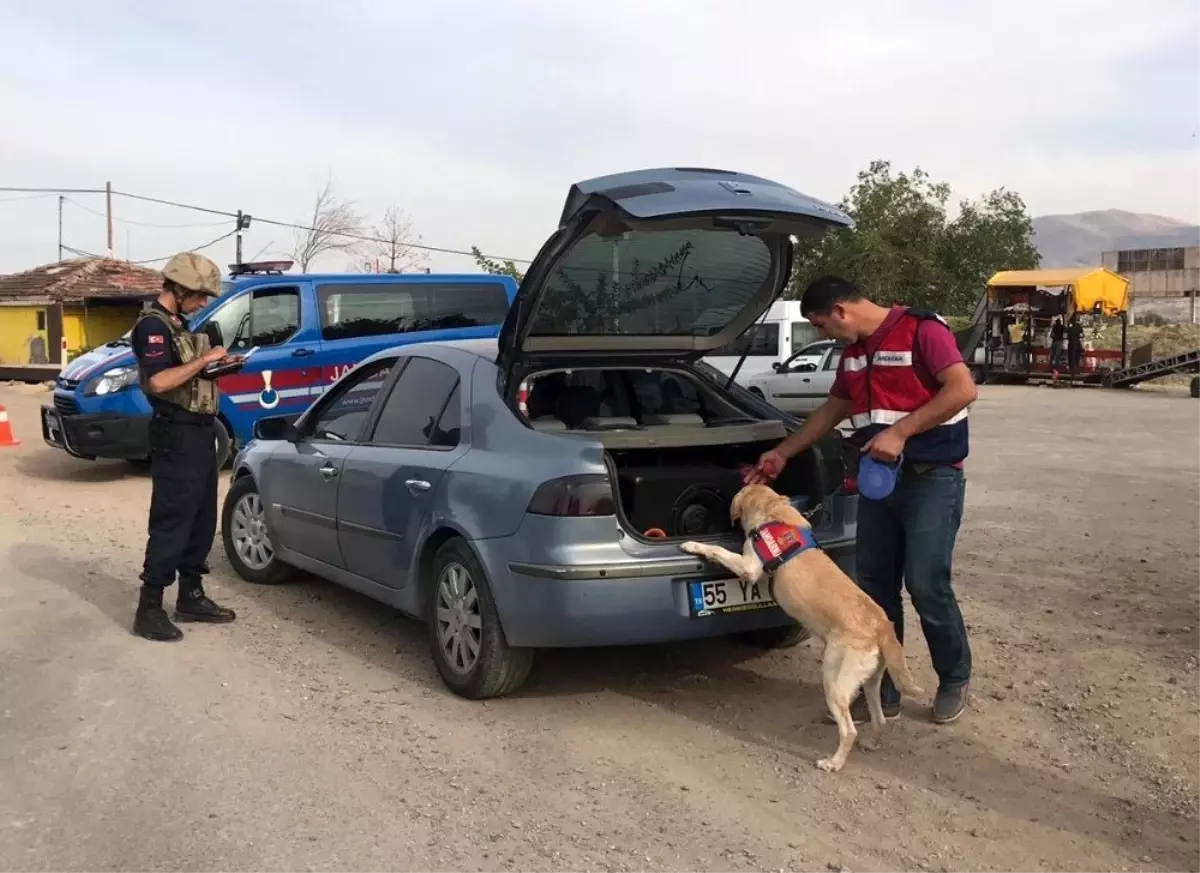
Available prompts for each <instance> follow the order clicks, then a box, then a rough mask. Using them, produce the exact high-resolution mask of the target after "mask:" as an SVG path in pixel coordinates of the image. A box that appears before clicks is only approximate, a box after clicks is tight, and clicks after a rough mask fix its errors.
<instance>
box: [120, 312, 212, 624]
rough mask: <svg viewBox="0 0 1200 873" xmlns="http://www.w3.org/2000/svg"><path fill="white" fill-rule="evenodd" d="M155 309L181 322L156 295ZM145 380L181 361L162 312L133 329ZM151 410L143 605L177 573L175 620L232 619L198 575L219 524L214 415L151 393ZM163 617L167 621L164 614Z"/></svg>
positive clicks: (152, 600) (205, 566)
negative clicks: (148, 506) (205, 591)
mask: <svg viewBox="0 0 1200 873" xmlns="http://www.w3.org/2000/svg"><path fill="white" fill-rule="evenodd" d="M153 306H154V308H156V309H158V310H159V311H160V312H163V313H166V314H167V316H168V317H169V318H171V319H172V320H174V321H176V322H177V323H179V324H180V325H183V324H184V323H185V322H183V320H182V319H180V318H179V316H176V315H173V314H171V313H170V312H168V311H167V310H166V309H165V308H163V307H162V306H160V305H159V304H158V303H157V302H155V303H154V304H153ZM131 341H132V344H133V351H134V354H135V355H137V360H138V366H139V367H140V368H141V371H142V379H143V383H142V384H146V380H149V379H150V378H151V377H152V376H154V375H155V374H157V373H160V372H162V371H163V370H168V369H170V368H172V367H178V366H180V364H181V363H182V362H181V361H180V359H179V353H178V350H177V349H176V347H175V344H174V342H173V341H172V338H171V332H170V330H168V328H167V326H166V325H165V324H163V322H162V321H161V320H160V319H158V318H143V319H142V320H141V321H139V322H138V323H137V325H135V327H134V329H133V333H132V336H131ZM146 397H147V400H149V402H150V406H151V408H152V409H153V414H152V416H151V419H150V476H151V483H152V493H151V497H150V524H149V539H148V541H147V543H146V557H145V562H144V564H143V567H142V574H141V578H142V582H143V596H142V603H141V604H140V605H139V611H140V610H141V607H142V606H143V605H147V604H148V605H149V606H151V607H152V608H153V607H154V606H155V605H156V604H157V606H158V608H159V609H161V603H162V592H163V590H164V589H165V588H167V587H169V586H170V585H171V584H172V583H173V582H174V581H175V578H176V575H178V577H179V598H178V601H177V606H176V612H175V617H176V619H182V620H192V621H216V622H224V621H232V620H233V618H234V613H233V610H228V609H223V608H221V607H218V606H217V605H216V604H214V603H213V602H212V601H211V600H209V599H208V597H206V596H205V594H204V591H203V588H202V587H201V584H200V583H201V578H200V577H201V576H202V575H203V574H205V573H207V572H208V564H207V557H208V552H209V549H211V548H212V543H213V537H214V535H215V534H216V530H217V453H216V446H215V443H214V439H215V434H214V429H213V422H214V416H212V415H202V414H199V413H194V412H190V411H188V410H186V409H184V408H183V407H181V406H178V405H176V404H174V403H171V402H169V401H167V400H164V399H163V398H161V397H155V396H153V395H152V394H150V393H148V392H147V395H146ZM161 618H162V619H163V620H164V621H165V618H166V617H165V615H162V616H161ZM135 628H136V629H138V630H139V632H141V633H143V635H144V636H150V637H151V638H153V639H178V638H179V637H180V636H182V634H181V633H180V632H179V630H178V629H177V628H173V626H170V625H169V624H167V625H166V626H165V627H164V625H163V624H162V623H158V624H155V625H153V626H152V627H151V628H150V632H149V633H147V632H145V630H146V629H145V628H141V627H138V626H137V623H136V622H135Z"/></svg>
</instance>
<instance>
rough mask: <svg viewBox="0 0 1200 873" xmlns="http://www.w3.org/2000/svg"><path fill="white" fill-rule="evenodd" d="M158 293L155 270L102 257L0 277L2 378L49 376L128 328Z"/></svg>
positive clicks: (158, 275) (159, 280)
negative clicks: (77, 356)
mask: <svg viewBox="0 0 1200 873" xmlns="http://www.w3.org/2000/svg"><path fill="white" fill-rule="evenodd" d="M161 290H162V274H161V273H159V272H158V271H157V270H150V269H147V268H146V267H139V266H136V265H134V264H127V263H125V262H123V261H115V260H108V259H105V258H82V259H78V260H72V261H63V262H62V263H58V264H46V265H45V266H42V267H37V268H36V269H33V270H27V271H25V272H23V273H13V274H11V275H8V276H0V378H5V379H41V378H54V376H56V375H57V374H58V371H59V370H60V369H61V368H62V367H63V366H64V365H65V364H66V363H67V362H68V361H70V360H71V359H72V358H74V357H75V356H76V355H79V354H81V353H83V352H85V351H87V350H88V349H92V348H95V347H96V346H100V345H103V344H104V343H106V342H109V341H110V340H114V339H116V338H117V337H119V336H121V335H122V334H124V333H125V332H126V331H128V330H129V329H130V328H131V327H132V326H133V322H134V320H135V319H136V318H137V316H138V313H139V312H141V310H142V305H143V304H144V303H145V302H147V301H150V300H153V299H154V297H155V296H156V295H157V294H158V292H159V291H161Z"/></svg>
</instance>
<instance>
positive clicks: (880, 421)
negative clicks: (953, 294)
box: [842, 309, 970, 464]
mask: <svg viewBox="0 0 1200 873" xmlns="http://www.w3.org/2000/svg"><path fill="white" fill-rule="evenodd" d="M934 320H936V321H939V322H941V323H942V324H943V325H945V322H944V321H942V319H941V318H940V317H939V316H937V315H936V314H934V313H932V312H924V311H921V310H917V309H908V310H905V313H904V315H903V316H901V317H900V318H899V319H897V320H896V321H895V322H893V323H892V325H891V327H890V328H888V332H887V333H886V334H885V335H884V337H883V340H882V342H880V344H879V347H878V348H877V349H876V350H875V353H874V354H873V355H871V356H870V357H868V355H867V352H866V348H865V347H864V345H863V343H862V342H861V341H858V342H854V343H851V344H850V345H848V346H846V349H845V351H844V352H843V353H842V378H843V380H844V384H845V386H846V390H847V391H848V392H849V394H850V402H851V406H850V425H851V427H853V428H854V442H856V443H858V444H859V445H862V444H863V443H865V442H866V441H867V440H869V439H870V438H871V437H873V436H874V435H875V434H877V433H879V432H880V431H881V430H884V429H885V428H887V427H890V426H891V425H893V424H895V423H896V422H898V421H899V420H900V419H902V418H904V416H906V415H908V414H909V413H910V412H913V411H914V410H916V409H920V408H921V407H922V406H924V405H925V404H926V403H928V402H929V401H930V400H932V399H933V397H934V395H935V394H936V393H937V392H936V390H930V389H929V387H928V386H927V385H926V384H925V383H924V382H922V381H921V378H920V377H919V376H918V375H917V371H916V369H915V368H914V367H913V355H914V354H915V353H916V351H915V350H916V341H917V328H919V327H920V326H921V322H923V321H934ZM947 329H948V328H947ZM969 444H970V439H969V433H968V427H967V410H965V409H964V410H962V411H961V412H959V413H957V414H956V415H955V416H953V417H952V418H951V419H950V420H949V421H947V422H945V423H944V424H941V425H938V426H937V427H934V428H931V429H930V430H927V431H925V432H924V433H919V434H917V435H916V436H914V437H912V438H910V439H909V440H908V442H907V444H906V445H905V447H904V456H905V458H906V459H908V460H911V461H917V462H921V463H934V464H955V463H958V462H959V461H961V460H962V459H963V458H965V457H966V456H967V452H968V450H969Z"/></svg>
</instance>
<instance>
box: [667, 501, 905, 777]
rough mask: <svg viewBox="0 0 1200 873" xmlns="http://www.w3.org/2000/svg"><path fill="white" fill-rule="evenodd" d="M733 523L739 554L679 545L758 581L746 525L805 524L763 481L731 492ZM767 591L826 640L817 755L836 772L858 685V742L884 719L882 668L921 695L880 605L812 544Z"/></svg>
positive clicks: (759, 568)
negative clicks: (828, 743)
mask: <svg viewBox="0 0 1200 873" xmlns="http://www.w3.org/2000/svg"><path fill="white" fill-rule="evenodd" d="M729 515H730V518H731V519H732V520H733V522H734V523H737V522H739V521H740V522H741V525H742V529H743V530H744V531H746V534H747V539H746V546H745V548H744V549H743V550H742V553H741V554H740V555H737V554H734V553H733V552H731V551H729V550H728V549H723V548H721V547H720V546H711V545H707V544H705V543H697V542H686V543H683V544H682V545H681V546H680V548H682V549H683V550H684V551H685V552H689V553H690V554H693V555H697V556H699V557H701V558H705V559H706V560H709V561H712V562H714V563H717V564H720V565H722V566H724V567H726V568H728V569H729V570H730V571H731V572H733V573H734V574H736V575H737V576H738V577H739V578H740V579H742V580H744V581H746V582H752V583H753V582H761V581H763V580H764V578H765V576H766V573H765V572H764V570H763V564H762V561H761V560H760V559H759V557H758V554H757V553H756V552H755V550H754V545H753V543H752V542H751V540H750V538H749V534H750V533H751V531H754V530H756V529H758V528H759V527H760V526H762V525H764V524H766V523H768V522H782V523H783V524H786V525H789V526H794V527H798V528H801V529H802V530H808V529H809V528H810V525H809V523H808V519H806V518H805V517H804V516H803V515H802V514H801V513H800V512H799V511H798V510H797V509H796V508H795V507H794V506H792V504H791V501H789V500H788V498H786V497H783V496H781V495H779V494H777V493H776V492H775V491H773V490H772V489H771V488H769V487H767V486H766V485H748V486H746V487H745V488H743V489H742V490H741V491H739V492H738V493H737V496H736V497H734V499H733V503H732V504H731V505H730V508H729ZM773 581H774V596H775V600H776V601H777V602H778V603H779V605H780V606H781V607H783V610H784V611H785V612H786V613H787V614H788V615H790V616H791V617H792V618H794V619H796V620H797V621H798V622H800V623H801V624H803V625H804V626H805V627H806V628H808V629H809V630H810V631H811V632H812V633H813V635H814V636H817V637H820V638H821V639H822V640H824V642H825V654H824V658H823V662H822V670H821V673H822V680H823V684H824V686H825V702H826V704H828V706H829V711H830V712H831V713H832V714H833V717H834V719H836V720H837V726H838V747H837V751H836V752H834V754H833V756H832V757H829V758H822V759H821V760H819V761H817V766H818V767H820V768H821V769H822V770H826V771H836V770H840V769H841V768H842V765H843V764H845V763H846V757H847V756H848V755H849V754H850V750H851V749H852V748H854V742H855V740H856V739H857V737H858V731H857V730H856V729H855V727H854V719H853V718H851V716H850V703H851V702H852V701H853V700H854V697H855V695H856V694H857V693H858V690H859V689H860V688H863V689H864V694H865V696H866V699H867V708H868V709H869V710H870V713H871V726H872V728H873V733H874V736H873V737H872V741H871V743H870V744H869V745H864V747H865V748H875V747H876V746H877V745H878V743H879V739H880V737H881V734H882V731H883V727H884V718H883V708H882V705H881V703H880V699H879V687H880V683H881V682H882V681H883V674H884V673H885V672H890V673H891V676H892V679H893V680H894V681H895V682H896V684H897V685H899V686H900V688H901V689H903V690H904V691H905V692H907V693H908V694H922V693H924V692H923V691H922V689H921V688H920V687H919V686H918V685H917V684H916V683H915V682H914V681H913V679H912V677H911V676H910V675H909V673H908V668H907V666H906V665H905V663H904V649H903V648H902V647H901V645H900V641H899V640H897V639H896V632H895V630H894V629H893V627H892V623H891V622H890V621H888V617H887V615H886V614H885V613H884V611H883V609H882V608H880V606H879V605H878V604H877V603H876V602H875V601H874V600H872V599H871V598H870V597H869V596H867V594H866V593H865V592H864V591H863V590H862V589H861V588H859V587H858V586H857V585H855V584H854V582H853V580H851V579H850V577H848V576H847V575H846V574H845V573H843V572H842V571H841V569H840V568H839V567H838V566H837V564H835V563H834V562H833V560H832V559H830V557H829V556H828V555H826V554H825V553H824V552H823V551H821V550H820V549H819V548H815V549H809V550H807V551H803V552H800V553H799V554H797V555H795V556H794V557H792V558H791V559H789V560H788V561H787V562H786V563H784V564H782V565H781V566H779V567H778V568H777V569H776V571H775V573H774V580H773Z"/></svg>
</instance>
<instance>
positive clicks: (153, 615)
mask: <svg viewBox="0 0 1200 873" xmlns="http://www.w3.org/2000/svg"><path fill="white" fill-rule="evenodd" d="M133 632H134V633H135V634H137V635H138V636H140V637H145V638H146V639H148V640H159V641H161V642H174V641H176V640H181V639H183V631H181V630H180V629H179V628H177V627H175V625H173V624H171V619H169V618H167V611H166V610H165V609H163V590H162V588H161V587H159V586H158V585H143V586H142V590H141V594H139V595H138V607H137V613H136V614H135V615H134V617H133Z"/></svg>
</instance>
